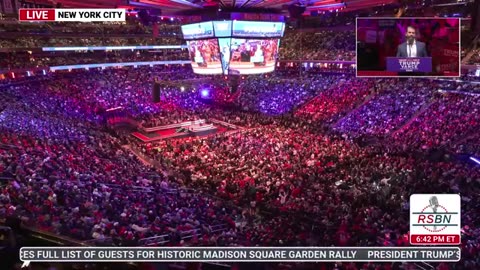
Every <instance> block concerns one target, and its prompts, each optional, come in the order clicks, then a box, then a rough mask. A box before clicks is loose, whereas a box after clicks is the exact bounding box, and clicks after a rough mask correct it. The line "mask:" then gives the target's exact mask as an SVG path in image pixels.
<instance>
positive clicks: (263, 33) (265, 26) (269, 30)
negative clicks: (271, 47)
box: [232, 21, 285, 38]
mask: <svg viewBox="0 0 480 270" xmlns="http://www.w3.org/2000/svg"><path fill="white" fill-rule="evenodd" d="M284 30H285V24H284V23H283V22H251V21H233V35H232V36H233V37H266V38H271V37H282V36H283V32H284Z"/></svg>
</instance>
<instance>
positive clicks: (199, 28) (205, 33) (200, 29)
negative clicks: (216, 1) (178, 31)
mask: <svg viewBox="0 0 480 270" xmlns="http://www.w3.org/2000/svg"><path fill="white" fill-rule="evenodd" d="M182 34H183V38H184V39H199V38H210V37H213V35H214V33H213V24H212V22H202V23H194V24H186V25H182Z"/></svg>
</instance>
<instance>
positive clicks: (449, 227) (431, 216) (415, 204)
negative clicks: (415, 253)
mask: <svg viewBox="0 0 480 270" xmlns="http://www.w3.org/2000/svg"><path fill="white" fill-rule="evenodd" d="M460 204H461V200H460V195H458V194H414V195H412V196H411V197H410V243H412V244H437V243H438V244H440V243H441V244H458V243H460Z"/></svg>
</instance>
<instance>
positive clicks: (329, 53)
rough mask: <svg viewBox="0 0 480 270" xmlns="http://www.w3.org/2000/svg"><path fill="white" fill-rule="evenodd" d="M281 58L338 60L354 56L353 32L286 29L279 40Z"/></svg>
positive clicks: (351, 58) (346, 59) (349, 59)
mask: <svg viewBox="0 0 480 270" xmlns="http://www.w3.org/2000/svg"><path fill="white" fill-rule="evenodd" d="M281 42H282V43H281V46H280V59H281V60H340V61H352V60H354V57H355V32H354V31H351V30H345V31H329V30H324V31H316V32H309V31H305V32H301V31H286V32H285V37H284V38H283V39H282V41H281Z"/></svg>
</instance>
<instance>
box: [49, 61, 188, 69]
mask: <svg viewBox="0 0 480 270" xmlns="http://www.w3.org/2000/svg"><path fill="white" fill-rule="evenodd" d="M182 64H190V61H187V60H176V61H148V62H123V63H103V64H83V65H68V66H52V67H50V71H57V70H70V69H90V68H107V67H129V66H133V67H135V66H155V65H182Z"/></svg>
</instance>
